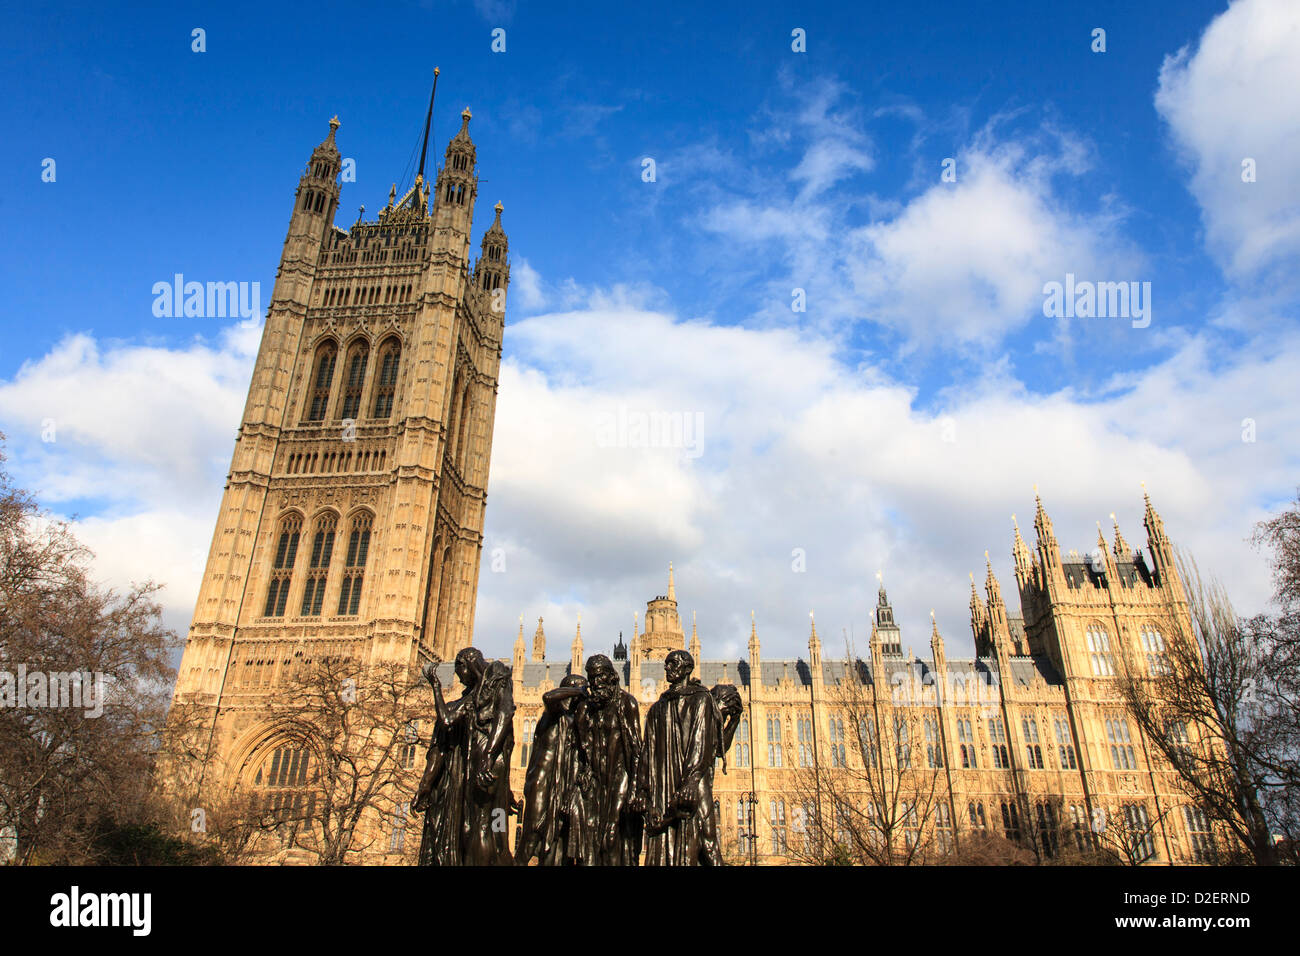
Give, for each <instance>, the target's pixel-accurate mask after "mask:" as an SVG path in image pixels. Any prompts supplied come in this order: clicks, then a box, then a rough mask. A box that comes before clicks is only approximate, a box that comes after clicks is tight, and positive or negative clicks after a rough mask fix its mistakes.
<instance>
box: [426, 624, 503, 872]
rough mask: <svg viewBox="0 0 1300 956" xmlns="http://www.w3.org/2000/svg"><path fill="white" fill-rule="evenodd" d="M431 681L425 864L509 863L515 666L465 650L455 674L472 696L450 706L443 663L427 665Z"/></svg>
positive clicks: (470, 649) (464, 696) (487, 864)
mask: <svg viewBox="0 0 1300 956" xmlns="http://www.w3.org/2000/svg"><path fill="white" fill-rule="evenodd" d="M424 676H425V677H426V679H427V680H428V681H429V683H430V685H432V687H433V700H434V709H435V712H436V719H435V722H434V731H433V737H432V740H431V741H430V744H429V754H428V760H427V762H426V765H425V771H424V777H423V779H422V780H421V781H420V788H419V791H418V792H417V794H416V799H415V801H414V803H413V809H415V810H416V811H417V812H419V811H424V834H423V839H422V840H421V843H420V863H421V865H425V866H458V865H466V866H489V865H509V864H511V863H513V862H514V861H513V859H512V858H511V856H510V850H509V846H508V843H507V831H508V829H509V814H510V812H511V809H512V805H513V803H514V800H513V798H512V796H511V793H510V772H509V771H510V754H511V752H512V751H513V749H514V710H515V707H514V691H513V685H512V683H511V674H510V668H509V667H507V666H506V665H505V664H502V663H501V662H500V661H493V662H492V663H490V664H489V663H487V661H485V660H484V658H483V653H482V651H480V650H478V649H477V648H473V647H467V648H464V649H462V650H461V651H460V652H459V653H458V654H457V655H456V676H457V677H458V678H459V679H460V682H461V684H463V685H464V687H465V691H464V693H463V694H462V695H461V696H460V698H459V699H458V700H456V701H453V702H452V703H451V704H448V703H446V701H444V699H443V694H442V684H441V682H440V681H439V680H438V674H437V669H436V666H435V665H433V664H430V665H428V666H426V667H425V669H424Z"/></svg>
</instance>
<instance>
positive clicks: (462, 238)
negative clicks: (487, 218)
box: [433, 107, 478, 265]
mask: <svg viewBox="0 0 1300 956" xmlns="http://www.w3.org/2000/svg"><path fill="white" fill-rule="evenodd" d="M470 118H471V114H470V111H469V107H465V110H464V112H462V113H461V114H460V121H461V123H460V131H459V132H458V133H457V134H456V135H455V136H453V137H452V138H451V142H449V143H448V144H447V154H446V158H445V162H444V163H443V167H442V169H440V170H439V171H438V182H437V186H436V187H435V189H434V197H433V215H434V220H435V228H436V229H437V230H449V234H448V235H447V236H446V238H445V242H446V245H447V248H449V249H456V248H459V247H460V243H462V242H464V243H468V241H469V225H470V221H471V220H472V219H473V218H474V200H475V198H476V197H477V195H478V172H477V166H476V161H475V155H476V154H475V149H474V141H473V140H472V139H470V138H469V121H470ZM451 233H454V235H452V234H451ZM466 252H468V250H466ZM462 262H464V260H462ZM465 265H468V263H467V262H466V263H465Z"/></svg>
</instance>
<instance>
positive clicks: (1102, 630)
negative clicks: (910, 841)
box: [512, 500, 1223, 864]
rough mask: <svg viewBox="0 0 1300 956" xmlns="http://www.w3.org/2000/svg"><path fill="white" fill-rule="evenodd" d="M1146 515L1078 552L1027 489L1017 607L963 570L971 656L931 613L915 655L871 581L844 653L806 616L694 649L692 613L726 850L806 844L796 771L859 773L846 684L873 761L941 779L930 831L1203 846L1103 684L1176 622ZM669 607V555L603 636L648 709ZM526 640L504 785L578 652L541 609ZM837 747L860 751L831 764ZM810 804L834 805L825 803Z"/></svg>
mask: <svg viewBox="0 0 1300 956" xmlns="http://www.w3.org/2000/svg"><path fill="white" fill-rule="evenodd" d="M1145 524H1146V530H1147V540H1148V545H1149V547H1148V549H1147V553H1146V555H1143V554H1142V553H1141V552H1140V551H1133V550H1131V549H1130V548H1129V546H1128V544H1127V543H1126V542H1125V540H1124V538H1123V536H1122V535H1121V534H1120V533H1119V529H1118V527H1116V529H1115V539H1114V542H1113V545H1112V546H1111V547H1108V546H1107V545H1106V543H1105V541H1104V540H1103V541H1100V542H1099V544H1098V547H1097V548H1096V549H1095V550H1093V551H1092V552H1091V553H1090V554H1089V555H1088V556H1087V558H1081V557H1079V556H1078V555H1075V554H1070V555H1065V556H1063V555H1062V554H1061V552H1060V550H1059V548H1058V546H1057V543H1056V538H1055V535H1054V532H1053V530H1052V524H1051V521H1050V520H1049V519H1048V517H1047V515H1046V513H1045V512H1044V511H1043V508H1042V505H1041V503H1039V505H1038V508H1037V515H1036V518H1035V526H1036V528H1037V531H1038V542H1037V548H1036V550H1035V551H1033V552H1031V551H1030V550H1029V549H1028V547H1027V546H1026V545H1025V542H1024V541H1023V539H1022V538H1021V535H1020V531H1019V528H1017V529H1016V531H1015V536H1014V541H1013V554H1014V557H1015V565H1016V578H1017V584H1018V585H1019V591H1020V601H1021V607H1022V609H1023V617H1021V616H1017V615H1011V614H1008V613H1007V608H1006V605H1005V602H1004V601H1003V598H1002V593H1001V587H1000V585H999V582H998V580H997V578H996V576H995V575H994V574H993V571H992V568H991V567H990V568H989V569H988V572H987V576H986V579H985V585H984V591H985V595H984V596H983V597H981V596H980V595H979V594H978V593H977V592H976V590H975V585H974V580H973V579H972V582H971V601H970V606H971V629H972V632H973V635H974V638H975V644H976V657H975V658H973V659H963V660H958V659H950V658H948V657H947V655H946V653H945V650H944V640H943V638H942V636H941V635H940V634H939V630H938V627H937V625H936V626H935V627H934V628H933V630H932V632H931V634H930V635H929V642H930V648H929V656H928V657H915V656H913V655H912V653H911V651H910V650H908V651H906V652H905V651H904V647H903V643H902V634H901V631H900V629H899V628H898V626H897V624H896V622H895V620H894V611H893V608H892V606H891V605H890V602H889V599H888V596H887V595H886V593H885V589H884V587H883V586H882V587H881V588H880V589H879V592H878V595H877V601H876V606H875V608H874V609H873V622H872V635H871V642H870V654H869V656H866V657H864V658H863V659H859V660H855V661H847V660H843V659H838V660H833V659H831V658H825V659H823V656H822V645H821V640H820V638H818V636H817V632H816V628H815V626H814V627H812V628H811V634H810V636H809V639H808V654H807V656H806V657H801V658H798V659H794V660H789V659H786V660H767V659H765V658H763V656H762V653H761V647H760V642H759V637H758V628H757V625H756V624H755V625H753V626H752V627H751V635H750V642H749V654H748V658H747V659H745V660H740V661H716V660H703V661H701V660H700V658H699V654H698V651H697V648H698V647H699V646H700V639H699V637H698V634H696V633H695V628H694V627H693V628H692V632H693V633H692V639H691V645H692V646H691V648H690V649H691V650H692V653H693V654H695V656H696V660H697V667H696V675H697V676H698V677H699V678H700V679H701V680H702V681H703V683H704V684H705V685H706V686H709V685H712V684H715V683H734V684H736V685H737V686H739V687H740V689H741V693H742V695H743V697H744V699H745V709H746V713H745V720H744V722H743V723H742V724H741V727H740V729H739V731H738V732H737V734H736V738H735V741H734V743H733V745H732V749H731V752H730V754H729V755H728V761H727V763H728V768H727V772H726V773H725V774H724V773H722V772H721V771H719V772H718V773H716V775H715V777H714V787H713V792H714V796H715V799H717V801H718V805H719V815H720V820H721V824H722V835H723V846H724V849H725V851H726V852H727V855H728V857H729V859H730V861H731V862H733V863H744V862H751V861H752V862H758V863H760V864H771V863H774V864H782V863H790V862H794V861H795V860H796V859H797V858H798V857H799V856H800V854H799V853H797V852H792V851H791V847H792V846H794V845H795V843H796V841H798V840H800V839H801V838H803V837H802V836H801V834H803V833H808V832H809V831H810V830H813V829H814V828H812V827H807V826H805V825H804V824H803V814H808V813H816V812H818V811H817V808H814V807H811V806H808V803H809V801H808V799H807V798H808V791H807V786H806V783H807V780H808V777H809V774H812V773H816V774H820V775H821V780H822V781H823V782H825V781H828V780H830V779H831V778H832V777H834V775H836V774H840V775H842V776H844V777H847V776H849V775H850V774H852V773H854V772H856V774H857V776H858V777H859V778H860V776H861V769H860V768H861V767H862V765H863V764H862V760H863V753H862V748H861V746H860V745H859V741H860V740H861V739H862V738H861V737H859V735H858V734H857V733H856V732H855V729H854V728H853V727H852V726H849V727H848V728H846V727H845V726H844V724H845V722H846V720H845V716H846V715H845V707H844V701H845V699H846V697H852V698H854V699H856V700H858V701H861V702H862V703H863V705H864V707H863V709H864V710H865V711H866V712H869V713H871V714H872V715H873V720H874V725H875V726H874V731H873V732H874V734H875V735H876V741H877V744H876V754H877V759H878V760H880V761H881V762H882V765H883V769H884V770H885V772H886V774H896V773H897V771H898V768H899V764H900V762H904V761H905V762H908V763H910V766H911V767H912V768H915V769H916V770H919V771H922V772H924V771H926V770H931V771H933V773H934V775H935V778H936V786H937V791H936V792H937V799H936V801H935V803H934V808H933V809H932V811H931V812H930V814H929V815H928V818H927V819H926V820H925V821H924V822H922V824H921V826H922V827H923V828H924V829H925V830H926V831H927V835H928V838H934V837H938V836H940V835H938V834H935V832H934V830H935V828H936V827H938V826H940V825H943V827H944V829H945V830H946V832H945V833H943V834H942V835H941V837H942V839H944V840H954V839H955V840H957V841H960V840H961V839H962V838H963V837H965V836H966V835H969V834H970V833H971V832H972V831H974V830H982V831H984V832H986V833H992V834H997V835H999V836H1004V837H1006V836H1010V837H1013V838H1017V839H1018V842H1020V843H1021V844H1022V845H1027V844H1028V843H1031V842H1034V843H1036V844H1037V845H1038V847H1039V848H1040V849H1044V847H1043V843H1042V841H1044V839H1046V840H1048V841H1050V845H1051V846H1052V847H1054V848H1055V852H1058V853H1059V852H1061V851H1062V850H1066V849H1069V848H1075V849H1082V848H1084V847H1086V846H1089V845H1092V844H1093V843H1094V842H1095V843H1096V844H1099V845H1101V846H1103V847H1106V848H1110V849H1114V848H1115V847H1116V846H1118V845H1119V844H1121V843H1134V844H1136V853H1135V854H1134V855H1135V856H1137V857H1145V856H1146V854H1147V852H1148V851H1149V852H1150V855H1149V857H1147V858H1146V861H1147V862H1150V863H1168V862H1175V863H1191V862H1207V861H1209V860H1210V859H1212V858H1213V856H1212V855H1213V854H1214V852H1215V839H1216V838H1215V836H1213V835H1211V834H1210V833H1209V832H1208V828H1206V827H1204V826H1203V825H1202V824H1201V823H1200V822H1199V821H1198V817H1197V815H1196V814H1195V812H1194V811H1191V808H1190V807H1188V805H1187V803H1188V801H1187V799H1186V797H1184V796H1182V795H1181V794H1180V793H1179V792H1178V789H1177V787H1176V784H1175V780H1174V777H1173V775H1172V772H1171V771H1170V770H1168V769H1167V767H1164V766H1163V765H1162V762H1161V760H1160V758H1159V754H1158V751H1157V750H1156V748H1155V747H1154V746H1153V745H1152V743H1151V742H1150V741H1148V740H1145V739H1143V738H1142V736H1141V735H1140V733H1139V731H1138V729H1137V727H1136V725H1135V724H1134V723H1133V721H1132V720H1131V719H1128V718H1127V717H1126V715H1125V711H1124V705H1123V702H1122V701H1121V700H1120V699H1119V697H1118V691H1117V690H1116V687H1115V677H1114V676H1113V675H1115V674H1118V673H1120V672H1121V668H1123V667H1126V666H1138V667H1140V668H1158V667H1159V666H1160V662H1159V648H1161V647H1162V646H1163V644H1162V642H1163V641H1166V640H1170V639H1172V637H1173V635H1172V634H1171V633H1170V632H1171V631H1172V630H1174V629H1175V628H1176V625H1175V624H1174V623H1173V622H1181V628H1182V629H1183V631H1184V634H1185V635H1187V634H1190V622H1189V620H1188V614H1187V607H1186V603H1185V599H1184V596H1183V590H1182V583H1181V581H1180V580H1179V576H1178V572H1177V569H1176V567H1175V564H1174V557H1173V550H1172V546H1171V544H1170V542H1169V539H1168V537H1167V536H1166V535H1165V531H1164V525H1163V522H1162V521H1161V519H1160V517H1159V515H1157V513H1156V512H1155V510H1154V509H1153V508H1152V507H1151V503H1150V501H1149V500H1148V501H1147V505H1146V518H1145ZM678 620H679V618H678V611H677V600H676V582H675V581H674V580H673V579H672V577H671V571H670V579H669V587H668V594H667V595H666V596H661V597H657V598H655V599H653V600H652V601H650V602H649V604H648V607H647V611H646V621H647V627H648V629H649V630H648V632H646V633H640V634H634V635H633V637H632V640H631V642H630V645H627V646H625V645H624V644H623V641H622V639H621V637H620V639H619V642H618V643H617V645H616V646H615V647H614V650H613V655H612V656H613V657H614V659H615V661H616V662H618V663H619V665H620V666H621V667H622V669H623V674H622V676H623V679H624V683H625V685H626V687H627V688H628V689H629V690H630V691H631V692H632V693H633V694H634V695H635V696H636V697H637V699H638V700H639V702H640V704H641V712H642V715H643V717H644V714H645V711H646V709H647V708H648V707H649V705H650V704H651V703H652V702H653V701H654V700H655V699H656V698H657V697H658V695H659V694H660V693H662V691H663V690H664V688H665V687H666V683H665V681H664V676H663V663H662V661H663V656H664V655H665V654H666V653H667V651H668V650H671V649H673V648H674V647H683V646H684V644H685V640H684V637H683V633H682V630H681V627H680V625H679V624H676V623H675V622H677V621H678ZM652 621H653V622H655V623H653V624H652V623H651V622H652ZM670 634H671V635H672V636H671V639H669V635H670ZM674 642H675V643H674ZM533 646H534V648H535V651H534V654H533V656H532V658H531V659H528V658H526V657H525V645H524V643H523V630H522V627H521V629H520V636H519V639H518V640H517V641H516V644H515V649H514V660H513V670H514V677H515V704H516V707H517V708H518V709H517V712H516V715H515V719H516V726H515V740H516V753H515V758H514V761H513V763H512V767H513V770H512V776H513V778H514V779H513V781H512V783H513V785H514V788H515V791H516V793H519V792H522V787H523V771H524V767H525V765H526V763H527V748H528V747H529V745H530V742H531V738H532V728H533V727H534V726H535V725H536V721H537V718H538V717H539V716H540V715H541V713H542V704H541V695H542V694H544V693H545V692H546V691H548V690H550V689H552V688H553V687H555V686H557V685H558V683H559V681H560V680H561V679H562V678H563V677H564V675H565V673H567V672H568V670H569V669H570V668H571V667H572V659H573V657H574V655H573V654H571V655H569V659H567V660H561V661H557V662H551V661H547V660H545V659H543V658H542V656H541V655H539V654H538V653H537V650H536V649H542V650H543V653H544V648H545V639H544V634H543V633H542V625H541V622H539V623H538V631H537V635H536V636H535V638H534V643H533ZM593 650H594V651H599V650H601V648H594V649H593ZM1126 651H1127V653H1126ZM575 653H579V652H578V651H577V649H576V648H575ZM851 685H856V686H851ZM848 691H851V693H846V692H848ZM846 762H847V765H848V766H851V767H853V768H855V771H846V770H844V769H842V768H843V767H844V766H845V765H846ZM801 780H802V782H801ZM841 789H843V787H841ZM750 794H752V795H753V796H752V798H751V799H750V800H746V799H745V797H746V796H747V795H750ZM862 799H863V800H866V799H867V796H866V795H865V794H863V795H862ZM940 807H942V808H943V809H939V808H940ZM751 808H752V811H751ZM1189 811H1191V812H1189ZM821 812H823V813H827V814H829V812H830V811H829V810H827V809H826V808H825V807H824V806H823V807H822V808H821ZM1144 828H1145V830H1146V835H1145V836H1143V835H1142V831H1143V829H1144ZM833 829H834V827H833V825H832V824H830V823H827V824H825V825H824V826H823V830H824V831H827V832H830V831H833ZM1098 831H1101V832H1098ZM832 835H833V834H832ZM1222 838H1223V834H1218V842H1219V848H1220V849H1222V845H1223V844H1222ZM1121 855H1123V854H1122V853H1121Z"/></svg>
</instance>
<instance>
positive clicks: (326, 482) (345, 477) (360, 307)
mask: <svg viewBox="0 0 1300 956" xmlns="http://www.w3.org/2000/svg"><path fill="white" fill-rule="evenodd" d="M430 109H431V110H432V106H431V107H430ZM461 119H462V123H461V128H460V131H459V132H458V133H456V135H455V136H454V137H453V138H452V140H451V142H450V143H449V144H448V146H447V151H446V159H445V162H444V164H443V166H442V168H441V169H440V170H439V171H438V174H437V179H436V182H435V184H434V185H433V187H432V189H431V188H430V186H429V185H428V184H427V183H426V182H425V180H424V175H423V172H424V160H423V156H422V157H421V167H420V174H419V175H418V176H417V177H416V180H415V185H414V186H413V187H412V188H411V189H410V191H408V192H407V194H406V195H405V196H404V197H403V198H402V199H401V200H400V201H398V200H397V199H396V187H394V189H393V191H392V192H390V194H389V199H388V205H387V207H385V208H384V209H383V210H382V211H381V212H380V213H379V216H378V219H377V221H374V222H365V221H362V219H361V218H360V217H359V218H358V220H357V222H356V223H355V224H353V226H352V227H351V229H348V230H344V229H340V228H339V227H338V226H336V225H335V224H334V217H335V212H336V210H337V208H338V203H339V183H338V180H337V177H338V175H339V172H340V169H341V161H340V156H339V151H338V149H337V147H336V146H335V142H334V135H335V132H336V131H337V129H338V127H339V122H338V120H337V118H335V119H333V120H331V121H330V131H329V135H328V136H327V137H326V138H325V141H324V142H322V143H321V144H320V145H319V146H317V147H316V149H315V150H314V151H313V152H312V154H311V159H310V161H309V162H308V164H307V168H306V170H305V172H304V173H303V174H302V177H301V178H300V180H299V182H298V189H297V191H296V193H295V194H294V201H293V211H292V213H291V215H290V219H289V230H288V236H287V238H286V239H285V242H284V251H283V254H282V256H281V259H280V268H279V270H278V272H277V274H276V280H275V288H274V292H273V294H272V298H271V304H270V308H269V310H268V313H267V317H266V325H265V328H264V330H263V333H262V343H261V348H260V350H259V352H258V356H257V364H256V366H255V368H254V371H253V378H252V383H251V385H250V387H249V390H248V401H247V404H246V406H245V409H244V416H243V420H242V423H241V425H240V428H239V433H238V437H237V439H236V441H235V451H234V456H233V459H232V462H231V466H230V475H229V477H228V480H227V483H226V487H225V492H224V494H223V496H222V501H221V510H220V512H219V513H218V515H217V523H216V529H215V531H214V533H213V536H212V545H211V548H210V550H209V553H208V559H207V566H206V569H205V571H204V575H203V582H202V586H201V588H200V590H199V596H198V601H197V603H196V605H195V609H194V619H193V623H192V625H191V626H190V630H189V635H188V640H187V643H186V646H185V652H184V656H183V658H182V661H181V666H180V673H179V676H178V679H177V685H176V692H175V700H176V701H177V702H182V701H183V702H185V703H187V704H190V705H199V706H200V707H202V708H211V712H210V718H211V721H212V724H211V742H210V744H209V745H208V751H207V755H208V757H220V758H221V761H220V762H221V764H222V765H224V766H225V767H226V768H227V769H226V773H230V774H238V773H239V772H240V767H241V766H242V765H243V764H244V763H245V762H248V761H250V760H251V759H252V756H253V755H254V753H255V752H256V751H257V749H258V748H259V747H260V745H261V742H260V741H259V740H258V739H254V738H256V737H257V724H258V722H257V720H256V718H255V716H254V713H255V712H256V711H257V710H258V709H259V706H260V705H261V704H262V703H264V701H265V700H266V697H267V696H268V695H273V694H274V693H275V687H276V684H277V682H278V681H279V679H280V675H281V671H282V668H283V667H285V666H286V665H287V664H288V662H289V660H290V659H291V658H292V657H294V655H295V654H298V655H301V654H303V653H304V652H306V654H307V656H308V657H311V656H313V655H312V653H311V652H312V651H318V652H323V651H329V652H330V653H346V654H348V655H350V656H354V657H356V658H357V659H359V660H360V661H361V662H362V663H371V664H373V663H379V662H396V663H406V664H410V665H416V664H418V663H419V662H420V660H422V659H426V660H427V659H428V658H430V657H432V656H434V655H437V656H438V657H441V658H444V659H446V658H448V657H450V656H451V655H453V654H454V653H455V651H456V650H457V649H459V648H461V647H465V646H467V645H469V644H470V643H471V642H472V640H473V627H474V603H475V593H476V590H477V586H478V573H479V556H480V552H481V550H482V538H483V518H484V509H485V507H486V499H487V483H488V462H489V458H490V455H491V450H492V428H493V420H494V416H495V410H496V390H497V375H498V370H499V368H500V362H501V337H502V331H503V327H504V316H505V295H506V289H507V287H508V285H509V281H510V267H509V264H508V260H507V257H506V250H507V242H506V235H505V233H504V231H503V230H502V228H501V205H500V203H498V204H497V206H496V219H495V221H494V222H493V223H492V225H491V226H490V227H489V229H488V230H487V232H486V234H485V235H484V236H483V240H482V245H481V250H480V255H479V257H478V259H477V262H476V263H474V264H471V262H470V226H471V222H472V219H473V215H474V202H475V198H476V194H477V186H478V175H477V168H476V165H475V148H474V143H473V141H472V140H471V139H470V135H469V123H470V112H469V110H468V109H466V110H465V112H464V113H462V114H461ZM425 137H426V138H425V143H426V147H427V142H428V139H427V137H428V133H427V128H426V134H425ZM431 200H432V202H431ZM362 212H363V213H364V207H362Z"/></svg>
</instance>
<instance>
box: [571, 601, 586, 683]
mask: <svg viewBox="0 0 1300 956" xmlns="http://www.w3.org/2000/svg"><path fill="white" fill-rule="evenodd" d="M582 672H583V670H582V612H581V611H579V612H578V629H577V631H575V632H574V635H573V647H572V648H571V649H570V654H569V673H570V674H581V673H582Z"/></svg>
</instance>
